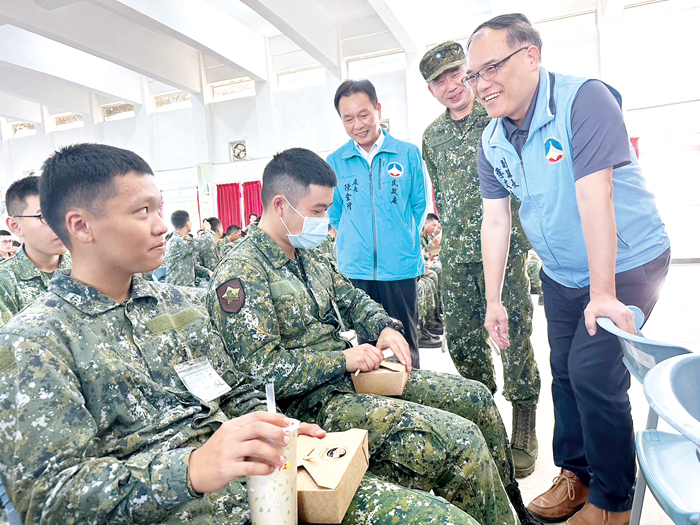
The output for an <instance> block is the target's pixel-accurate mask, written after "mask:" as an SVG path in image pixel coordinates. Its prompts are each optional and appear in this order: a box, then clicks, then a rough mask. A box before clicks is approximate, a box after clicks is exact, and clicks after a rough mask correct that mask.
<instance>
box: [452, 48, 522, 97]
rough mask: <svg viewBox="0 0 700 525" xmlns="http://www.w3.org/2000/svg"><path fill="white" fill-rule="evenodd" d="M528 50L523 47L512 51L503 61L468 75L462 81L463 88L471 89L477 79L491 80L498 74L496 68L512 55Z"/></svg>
mask: <svg viewBox="0 0 700 525" xmlns="http://www.w3.org/2000/svg"><path fill="white" fill-rule="evenodd" d="M529 48H530V46H525V47H521V48H520V49H518V50H517V51H513V52H512V53H511V54H510V55H508V56H507V57H506V58H504V59H503V60H499V61H498V62H496V63H495V64H491V65H490V66H486V67H482V68H481V70H480V71H478V72H477V73H475V74H473V75H469V76H467V77H464V78H463V79H462V82H463V83H464V85H465V86H467V87H470V88H473V87H476V83H477V82H478V81H479V79H482V80H491V79H492V78H494V77H495V76H496V74H497V73H498V68H499V67H501V66H502V65H503V64H505V63H506V62H508V61H509V60H510V59H511V57H512V56H513V55H515V54H517V53H520V52H521V51H523V50H524V49H529Z"/></svg>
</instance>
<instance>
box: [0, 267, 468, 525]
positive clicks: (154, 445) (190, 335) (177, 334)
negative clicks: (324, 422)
mask: <svg viewBox="0 0 700 525" xmlns="http://www.w3.org/2000/svg"><path fill="white" fill-rule="evenodd" d="M204 355H206V357H207V358H208V359H209V361H210V362H211V364H212V366H213V368H214V369H215V370H216V371H217V372H219V374H220V375H221V376H222V377H223V378H224V380H226V382H227V383H229V385H231V387H232V391H231V392H229V393H227V394H225V395H224V396H222V397H220V398H218V399H216V400H214V401H211V402H207V403H205V402H202V401H200V400H198V399H197V398H195V397H194V396H193V395H192V394H190V393H189V392H188V391H187V389H186V388H185V387H184V385H183V383H182V382H181V380H180V379H179V377H178V375H177V374H176V373H175V371H174V365H175V364H177V363H182V362H184V361H186V360H187V359H188V357H194V358H198V357H201V356H204ZM0 392H2V393H3V394H2V395H0V429H1V430H0V477H1V478H2V481H3V483H4V484H5V486H6V488H7V489H8V494H9V495H10V498H11V499H12V501H13V502H14V504H15V506H16V507H17V509H18V511H19V513H20V515H21V517H22V520H23V522H24V523H39V522H41V523H60V524H73V523H88V522H89V523H109V524H114V523H178V524H180V523H202V524H219V523H232V524H246V523H249V522H250V521H249V519H250V517H249V510H248V501H247V496H246V492H245V488H244V486H243V485H242V484H241V483H240V482H239V481H238V480H234V481H232V482H231V483H229V484H228V485H227V486H226V487H225V488H224V489H222V490H221V491H219V492H217V493H213V494H206V495H204V496H202V495H201V494H197V493H195V492H194V491H193V490H192V487H191V485H190V483H189V476H188V461H189V455H190V453H191V452H192V451H193V450H194V449H195V448H197V447H198V446H201V445H202V444H203V443H204V442H205V441H206V440H207V439H208V438H209V437H210V436H211V435H212V433H213V432H214V431H215V430H216V429H217V428H218V427H219V426H220V425H221V424H222V423H223V422H225V421H227V420H228V419H229V418H232V417H238V416H241V415H243V414H245V413H248V412H251V411H253V410H260V409H264V408H265V401H264V395H263V394H261V393H260V392H259V391H257V390H255V388H254V387H253V386H252V385H251V384H250V382H249V378H246V377H245V376H243V375H242V374H240V373H239V372H237V371H235V369H234V368H233V366H232V363H231V360H230V358H229V357H228V355H227V354H226V352H225V349H224V345H223V341H222V340H221V337H220V336H219V335H218V334H217V333H216V332H214V331H213V329H212V327H211V322H210V319H209V316H208V315H207V312H206V310H205V309H204V307H203V306H201V305H200V303H198V302H197V301H196V300H195V297H194V296H193V294H192V292H191V291H190V290H187V289H183V288H179V287H175V286H169V285H162V284H158V283H154V282H149V281H146V280H144V279H142V278H141V277H139V276H135V277H134V278H133V284H132V290H131V298H130V299H129V300H128V301H125V302H122V303H116V302H114V301H113V300H111V299H109V298H108V297H106V296H105V295H103V294H102V293H100V292H99V291H97V290H95V289H93V288H90V287H88V286H86V285H85V284H82V283H80V282H78V281H75V280H73V279H71V278H70V277H68V276H66V275H65V274H63V273H62V272H57V274H56V276H55V277H54V279H53V280H52V281H51V283H50V284H49V293H47V294H45V295H43V296H42V297H41V298H40V299H38V300H37V301H36V302H35V304H34V305H33V306H31V307H30V308H28V309H27V310H25V311H24V312H22V313H21V314H20V315H18V316H16V317H15V318H14V319H12V320H11V321H10V322H9V323H8V324H7V325H6V326H5V327H4V329H3V330H2V332H0ZM380 489H381V490H382V492H377V491H378V490H380ZM409 504H410V505H413V504H416V505H419V506H425V507H426V515H427V516H431V518H432V517H433V516H435V519H436V520H437V521H438V522H442V521H441V520H442V519H446V520H447V521H448V522H450V521H451V522H453V523H459V524H471V523H472V522H471V521H470V519H469V517H468V516H466V515H465V514H464V513H461V512H460V511H459V510H458V509H456V508H454V507H452V508H450V507H451V506H449V505H448V504H447V502H445V501H444V500H440V499H438V498H435V497H432V496H429V495H427V494H422V493H418V492H410V491H405V490H404V489H402V488H399V487H395V486H393V487H392V486H389V487H387V486H386V483H385V482H381V481H379V480H376V479H372V478H368V479H366V480H365V481H364V482H363V484H362V487H361V490H360V491H359V492H358V495H357V496H356V497H355V500H354V502H353V504H352V507H351V509H352V513H351V514H349V515H348V517H347V518H346V520H345V521H344V522H343V523H348V524H350V523H367V521H366V520H364V519H363V518H364V516H366V515H367V514H368V513H369V512H371V511H372V510H374V511H375V512H378V513H380V517H381V519H380V520H379V521H377V522H378V523H379V522H382V519H383V514H387V515H388V514H390V513H391V512H393V509H394V507H395V506H398V507H399V508H400V509H402V511H403V512H404V513H405V514H406V515H408V517H409V518H414V519H415V521H414V522H415V523H422V521H421V517H420V515H419V514H418V513H416V512H413V511H412V510H411V509H410V508H409ZM412 512H413V513H412ZM411 513H412V514H411ZM385 522H387V523H394V521H392V520H385Z"/></svg>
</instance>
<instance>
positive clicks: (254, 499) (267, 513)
mask: <svg viewBox="0 0 700 525" xmlns="http://www.w3.org/2000/svg"><path fill="white" fill-rule="evenodd" d="M297 430H299V421H296V420H292V423H291V424H290V425H289V426H288V427H287V428H285V429H284V433H285V435H286V436H287V437H288V438H289V444H288V445H287V446H286V447H279V446H278V445H277V444H273V446H274V447H275V448H276V449H278V450H279V453H280V455H281V456H284V457H285V458H287V461H286V463H285V464H284V465H282V467H281V468H276V469H275V470H274V472H273V473H272V474H270V475H268V476H247V477H246V487H247V490H248V503H249V505H250V518H251V520H252V522H253V525H297Z"/></svg>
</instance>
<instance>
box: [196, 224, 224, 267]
mask: <svg viewBox="0 0 700 525" xmlns="http://www.w3.org/2000/svg"><path fill="white" fill-rule="evenodd" d="M196 247H197V260H198V262H199V264H200V265H202V266H204V267H205V268H208V269H210V270H212V271H214V269H215V268H216V265H217V264H219V259H221V250H220V249H219V245H218V244H217V243H216V233H215V232H214V231H213V230H206V231H205V232H204V233H203V234H202V236H201V237H200V238H198V239H197V243H196Z"/></svg>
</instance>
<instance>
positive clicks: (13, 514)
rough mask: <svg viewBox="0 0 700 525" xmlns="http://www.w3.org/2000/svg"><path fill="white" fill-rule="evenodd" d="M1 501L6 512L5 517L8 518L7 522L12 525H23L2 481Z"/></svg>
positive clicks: (0, 485) (0, 489)
mask: <svg viewBox="0 0 700 525" xmlns="http://www.w3.org/2000/svg"><path fill="white" fill-rule="evenodd" d="M0 501H1V502H2V507H3V509H4V510H5V517H7V521H8V522H9V523H10V525H22V521H21V520H20V519H19V514H18V513H17V509H15V507H14V505H13V504H12V502H11V501H10V498H9V496H8V495H7V492H5V485H3V484H2V481H0Z"/></svg>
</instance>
